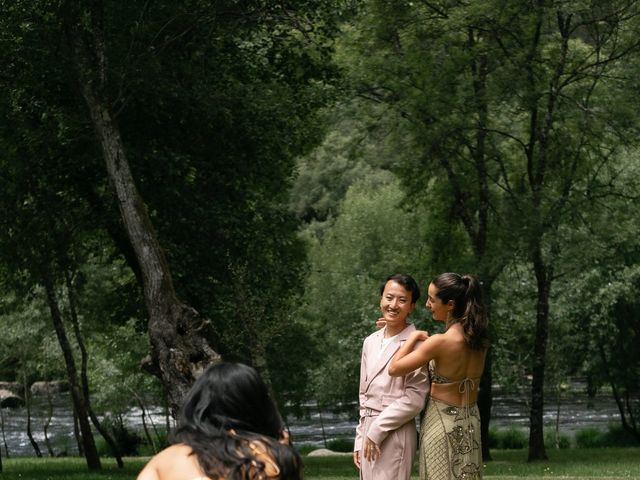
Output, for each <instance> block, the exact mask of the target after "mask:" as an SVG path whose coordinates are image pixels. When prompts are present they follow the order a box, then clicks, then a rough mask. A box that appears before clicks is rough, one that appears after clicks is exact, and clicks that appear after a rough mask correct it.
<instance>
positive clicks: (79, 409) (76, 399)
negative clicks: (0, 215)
mask: <svg viewBox="0 0 640 480" xmlns="http://www.w3.org/2000/svg"><path fill="white" fill-rule="evenodd" d="M43 284H44V287H45V290H46V292H47V302H48V304H49V310H50V312H51V319H52V321H53V327H54V329H55V331H56V336H57V337H58V343H59V344H60V348H61V349H62V354H63V356H64V362H65V365H66V367H67V379H68V381H69V387H70V391H71V398H72V400H73V408H74V410H75V412H76V414H77V416H78V424H79V426H80V433H81V437H82V448H83V450H84V456H85V459H86V461H87V467H88V468H89V470H99V469H100V468H101V465H100V457H99V456H98V450H97V449H96V443H95V440H94V438H93V433H92V431H91V425H90V424H89V418H88V411H87V406H86V404H85V401H84V395H83V394H82V388H81V386H80V385H79V383H78V373H77V369H76V362H75V359H74V358H73V352H72V350H71V344H70V343H69V339H68V338H67V333H66V331H65V328H64V323H63V322H62V315H61V314H60V308H59V307H58V299H57V297H56V292H55V289H54V286H53V281H52V279H51V278H50V277H49V275H48V274H46V273H45V274H44V275H43Z"/></svg>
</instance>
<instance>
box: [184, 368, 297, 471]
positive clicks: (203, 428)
mask: <svg viewBox="0 0 640 480" xmlns="http://www.w3.org/2000/svg"><path fill="white" fill-rule="evenodd" d="M283 429H284V425H283V422H282V418H281V417H280V414H279V413H278V410H277V408H276V406H275V404H274V402H273V400H272V399H271V397H270V396H269V392H268V390H267V387H266V385H265V383H264V381H263V380H262V378H260V375H258V372H256V370H255V369H253V368H251V367H249V366H247V365H243V364H241V363H226V362H225V363H218V364H215V365H212V366H210V367H208V368H207V369H206V370H205V371H204V373H202V375H201V376H200V377H199V378H198V380H196V382H195V383H194V385H193V387H191V390H189V393H188V394H187V396H186V398H185V400H184V403H183V405H182V409H181V412H180V417H179V419H178V426H177V427H176V430H175V431H174V432H173V434H172V436H171V443H185V444H187V445H189V446H190V447H191V448H192V450H193V453H194V454H195V455H196V457H197V458H198V462H199V463H200V466H201V468H202V470H203V471H204V472H205V474H206V475H207V476H208V477H209V478H211V479H213V480H216V479H218V478H224V479H225V480H244V479H250V478H251V479H253V478H266V474H263V475H261V473H263V472H264V468H265V464H264V462H262V461H261V460H260V459H259V458H256V455H255V453H254V451H253V450H252V448H251V445H252V444H253V445H255V444H256V443H257V444H259V445H260V446H261V447H262V446H264V448H261V450H262V449H266V451H267V455H268V456H269V457H270V458H272V459H273V461H274V462H275V463H276V464H277V465H278V468H279V469H280V475H279V478H281V479H292V480H299V479H301V478H302V465H301V460H300V457H299V455H298V454H297V452H296V451H295V450H294V449H293V447H291V446H290V445H283V444H281V443H280V442H279V441H278V439H280V438H281V436H282V434H283Z"/></svg>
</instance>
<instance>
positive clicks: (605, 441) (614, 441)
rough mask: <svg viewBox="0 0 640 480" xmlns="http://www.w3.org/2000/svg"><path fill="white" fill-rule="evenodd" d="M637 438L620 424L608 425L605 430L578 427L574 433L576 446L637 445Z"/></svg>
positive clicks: (608, 446) (607, 446)
mask: <svg viewBox="0 0 640 480" xmlns="http://www.w3.org/2000/svg"><path fill="white" fill-rule="evenodd" d="M639 443H640V442H638V439H637V438H635V437H634V436H633V435H631V434H630V433H629V432H627V431H626V430H624V429H623V428H622V427H621V426H620V425H613V424H612V425H609V427H608V428H607V429H606V430H601V429H598V428H594V427H585V428H581V429H579V430H578V431H577V432H576V434H575V444H576V447H578V448H614V447H618V448H619V447H637V446H638V444H639Z"/></svg>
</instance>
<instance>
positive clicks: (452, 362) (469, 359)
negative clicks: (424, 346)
mask: <svg viewBox="0 0 640 480" xmlns="http://www.w3.org/2000/svg"><path fill="white" fill-rule="evenodd" d="M441 335H442V338H441V341H443V344H442V348H440V349H439V354H438V355H437V356H436V357H435V358H434V359H433V360H432V361H431V362H430V364H429V371H430V373H431V394H430V395H431V396H432V397H433V398H436V399H438V400H442V401H444V402H446V403H450V404H453V405H458V406H464V405H470V404H473V403H475V402H476V400H477V399H478V387H479V386H480V377H481V376H482V372H483V371H484V362H485V357H486V354H487V352H486V350H471V348H469V346H468V345H467V343H466V342H465V340H464V336H463V334H462V330H461V328H460V325H459V324H454V325H452V326H451V327H450V328H449V330H447V331H446V332H445V333H443V334H441Z"/></svg>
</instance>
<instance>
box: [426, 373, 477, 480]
mask: <svg viewBox="0 0 640 480" xmlns="http://www.w3.org/2000/svg"><path fill="white" fill-rule="evenodd" d="M429 373H430V375H431V382H432V383H436V384H458V385H459V391H460V393H462V394H463V395H464V397H465V399H467V400H468V398H469V394H470V393H471V391H472V390H475V389H476V388H478V384H479V379H471V378H464V379H462V380H450V379H448V378H447V377H444V376H442V375H439V374H438V373H437V372H436V369H435V363H434V362H433V361H431V362H430V363H429ZM480 478H482V449H481V448H480V413H479V411H478V406H477V404H476V403H475V402H474V403H473V404H469V402H468V401H466V402H465V405H463V406H459V405H452V404H449V403H446V402H444V401H442V400H438V399H437V398H433V397H428V400H427V406H426V408H425V413H424V416H423V418H422V423H421V426H420V479H421V480H426V479H428V480H449V479H460V480H468V479H480Z"/></svg>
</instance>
